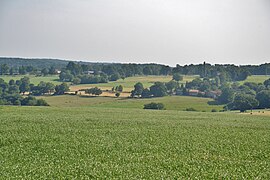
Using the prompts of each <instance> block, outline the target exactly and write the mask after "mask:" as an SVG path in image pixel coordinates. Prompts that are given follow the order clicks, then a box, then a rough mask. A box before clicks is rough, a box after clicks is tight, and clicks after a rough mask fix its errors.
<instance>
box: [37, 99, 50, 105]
mask: <svg viewBox="0 0 270 180" xmlns="http://www.w3.org/2000/svg"><path fill="white" fill-rule="evenodd" d="M36 106H49V104H48V103H47V102H46V101H45V100H44V99H38V100H37V104H36Z"/></svg>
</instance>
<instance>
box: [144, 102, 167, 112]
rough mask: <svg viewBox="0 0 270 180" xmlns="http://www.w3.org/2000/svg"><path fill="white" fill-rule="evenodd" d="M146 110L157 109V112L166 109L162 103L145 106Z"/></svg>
mask: <svg viewBox="0 0 270 180" xmlns="http://www.w3.org/2000/svg"><path fill="white" fill-rule="evenodd" d="M144 109H156V110H163V109H165V107H164V104H162V103H154V102H151V103H149V104H145V105H144Z"/></svg>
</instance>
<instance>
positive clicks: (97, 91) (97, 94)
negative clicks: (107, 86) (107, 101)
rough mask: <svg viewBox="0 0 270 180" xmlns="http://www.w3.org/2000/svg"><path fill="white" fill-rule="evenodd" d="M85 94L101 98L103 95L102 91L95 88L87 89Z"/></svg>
mask: <svg viewBox="0 0 270 180" xmlns="http://www.w3.org/2000/svg"><path fill="white" fill-rule="evenodd" d="M85 93H86V94H92V95H95V96H99V95H100V94H102V90H101V89H99V88H98V87H94V88H90V89H86V90H85ZM119 96H120V94H119Z"/></svg>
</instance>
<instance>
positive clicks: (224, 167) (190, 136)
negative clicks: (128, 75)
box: [0, 107, 270, 179]
mask: <svg viewBox="0 0 270 180" xmlns="http://www.w3.org/2000/svg"><path fill="white" fill-rule="evenodd" d="M0 112H1V116H0V149H1V151H0V163H1V166H0V176H1V178H3V179H59V178H64V179H65V178H67V179H74V178H75V179H89V178H94V179H100V178H101V179H103V178H105V179H113V178H116V179H155V178H157V177H160V178H164V179H174V178H180V179H196V178H200V179H222V178H224V179H269V178H270V171H269V169H270V163H269V162H270V156H269V154H270V123H269V117H265V116H246V115H241V114H236V113H207V112H184V111H174V110H164V111H155V110H143V109H133V108H129V109H127V108H103V107H80V108H76V107H73V108H65V107H61V108H57V107H1V108H0Z"/></svg>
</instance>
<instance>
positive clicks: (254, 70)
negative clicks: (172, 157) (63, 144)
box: [59, 62, 270, 84]
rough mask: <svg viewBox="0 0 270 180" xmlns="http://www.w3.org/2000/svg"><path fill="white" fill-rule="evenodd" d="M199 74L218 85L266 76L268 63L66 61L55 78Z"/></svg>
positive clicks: (80, 80)
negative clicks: (187, 63) (169, 63)
mask: <svg viewBox="0 0 270 180" xmlns="http://www.w3.org/2000/svg"><path fill="white" fill-rule="evenodd" d="M174 74H183V75H200V77H201V78H210V79H212V78H216V77H218V78H219V81H220V83H226V82H231V81H243V80H245V79H246V78H247V77H248V76H250V75H265V74H270V64H263V65H259V66H255V65H248V66H236V65H218V64H215V65H211V64H207V63H205V62H204V63H202V64H198V65H193V64H191V65H185V66H180V65H176V67H169V66H166V65H160V64H131V63H130V64H101V63H99V64H80V63H75V62H69V63H68V64H67V66H66V67H65V68H63V69H62V71H61V74H60V76H59V78H60V80H61V81H63V82H73V83H74V84H96V83H107V82H108V81H116V80H118V79H121V78H122V79H124V78H126V77H131V76H138V75H145V76H147V75H165V76H166V75H174Z"/></svg>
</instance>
